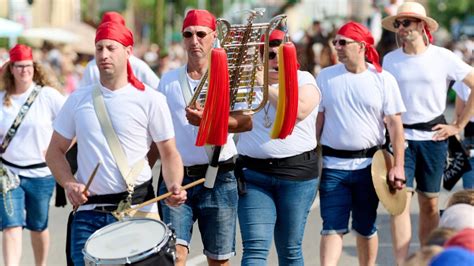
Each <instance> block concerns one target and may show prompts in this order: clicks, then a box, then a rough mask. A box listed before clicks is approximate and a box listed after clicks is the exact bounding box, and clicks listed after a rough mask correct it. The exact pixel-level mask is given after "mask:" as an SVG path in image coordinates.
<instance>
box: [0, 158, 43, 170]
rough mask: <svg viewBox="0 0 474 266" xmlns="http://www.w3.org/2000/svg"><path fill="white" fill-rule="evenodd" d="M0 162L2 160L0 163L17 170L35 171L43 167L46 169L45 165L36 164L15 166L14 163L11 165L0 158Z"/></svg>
mask: <svg viewBox="0 0 474 266" xmlns="http://www.w3.org/2000/svg"><path fill="white" fill-rule="evenodd" d="M0 160H2V163H3V164H4V165H7V166H11V167H15V168H18V169H36V168H43V167H46V166H47V165H46V163H36V164H30V165H23V166H22V165H17V164H14V163H11V162H9V161H7V160H5V159H3V158H0Z"/></svg>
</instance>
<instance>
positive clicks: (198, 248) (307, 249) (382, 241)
mask: <svg viewBox="0 0 474 266" xmlns="http://www.w3.org/2000/svg"><path fill="white" fill-rule="evenodd" d="M452 109H453V108H452V107H450V108H449V113H448V115H447V120H448V121H452V120H451V117H452ZM461 183H462V182H458V184H457V185H456V187H455V188H454V189H453V191H452V192H454V191H457V190H460V189H462V187H461ZM452 192H448V191H446V190H442V191H441V195H440V201H439V206H440V208H444V207H445V206H446V203H447V199H448V197H449V195H450V194H452ZM318 203H319V202H318V199H316V202H315V204H314V205H313V207H314V209H313V210H312V211H311V213H310V216H309V217H308V223H307V226H306V231H305V236H304V241H303V249H304V250H303V252H304V258H305V264H306V265H309V266H315V265H319V241H320V235H319V232H320V230H321V226H322V221H321V217H320V214H319V204H318ZM417 203H418V200H417V199H416V196H415V197H414V198H413V199H412V205H411V213H412V216H411V217H412V223H413V233H412V235H413V236H414V239H413V242H412V245H411V250H412V251H414V250H417V249H418V248H419V244H418V241H417V232H418V204H417ZM70 210H71V206H70V205H68V206H66V207H65V208H55V207H52V208H51V212H50V223H49V224H50V227H49V228H50V231H51V250H50V254H49V258H48V265H65V264H66V263H65V261H66V260H65V253H64V243H65V232H66V219H67V216H68V214H69V211H70ZM378 213H379V215H378V221H377V224H378V228H379V253H378V258H377V264H378V265H394V260H393V256H392V253H391V236H390V217H389V215H388V214H387V212H386V211H385V209H384V208H383V206H382V204H380V205H379V209H378ZM194 232H195V233H194V238H193V241H192V243H191V251H190V254H189V260H188V264H187V265H189V266H195V265H199V266H203V265H207V263H206V258H205V257H204V256H203V255H202V249H203V248H202V245H201V244H200V236H199V230H198V229H197V227H195V230H194ZM29 242H30V240H29V233H28V231H24V237H23V257H22V261H21V264H22V265H34V258H33V253H32V250H31V245H30V243H29ZM355 243H356V241H355V237H354V235H353V233H349V234H347V235H346V236H345V237H344V248H343V252H342V257H341V260H340V262H339V265H357V264H358V261H357V249H356V244H355ZM236 250H237V255H236V256H235V257H234V258H232V259H231V264H232V265H240V259H241V257H242V242H241V239H240V233H239V231H238V234H237V242H236ZM0 253H1V251H0ZM2 255H3V254H2ZM0 265H3V261H2V262H0ZM268 265H278V260H277V257H276V252H275V249H274V248H273V249H272V251H271V253H270V256H269V263H268Z"/></svg>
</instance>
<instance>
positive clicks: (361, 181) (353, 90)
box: [317, 22, 405, 265]
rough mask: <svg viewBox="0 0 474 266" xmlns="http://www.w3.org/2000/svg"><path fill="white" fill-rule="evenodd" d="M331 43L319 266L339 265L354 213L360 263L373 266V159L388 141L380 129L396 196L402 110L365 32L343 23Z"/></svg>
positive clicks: (323, 122)
mask: <svg viewBox="0 0 474 266" xmlns="http://www.w3.org/2000/svg"><path fill="white" fill-rule="evenodd" d="M333 43H334V46H335V47H336V51H337V56H338V58H339V61H340V62H341V63H342V64H337V65H335V66H332V67H328V68H325V69H323V70H322V71H321V73H320V74H319V75H318V77H317V84H318V86H319V87H320V88H321V92H322V95H323V100H322V102H321V105H320V107H319V112H320V113H319V115H318V120H317V132H318V136H320V141H321V145H322V148H323V171H322V174H321V184H320V187H319V192H320V194H319V197H320V202H321V207H320V209H321V217H322V219H323V229H322V231H321V235H322V238H321V245H320V261H321V265H337V263H338V260H339V257H340V256H341V251H342V240H343V235H344V234H346V233H348V232H349V228H348V223H349V217H350V215H351V213H352V229H354V231H355V232H357V255H358V258H359V264H360V265H375V260H376V258H377V251H378V236H377V228H376V225H375V221H376V218H377V206H378V202H379V200H378V197H377V194H376V192H375V189H374V186H373V184H372V177H371V163H372V156H373V155H374V153H375V152H376V151H377V150H378V149H380V148H381V147H382V145H383V144H384V142H385V126H384V122H385V123H386V127H387V130H388V133H389V135H390V139H391V143H392V145H393V152H394V157H395V160H394V165H393V167H392V168H391V169H388V170H389V176H388V179H389V183H390V184H391V185H392V186H393V187H394V188H396V189H401V188H403V182H404V180H405V175H404V169H403V163H404V161H403V160H404V159H403V145H404V138H403V127H402V122H401V118H400V113H402V112H404V111H405V106H404V105H403V101H402V99H401V96H400V92H399V89H398V86H397V82H396V81H395V79H394V77H393V76H392V75H390V73H388V72H386V71H383V70H382V68H381V66H380V64H379V56H378V54H377V51H376V50H375V48H374V47H373V45H374V39H373V37H372V35H371V34H370V32H369V30H368V29H367V28H365V27H364V26H362V25H361V24H358V23H355V22H348V23H346V24H344V25H343V26H342V27H341V28H340V29H339V31H338V32H337V35H336V37H335V39H334V41H333ZM366 58H367V59H368V61H370V62H371V63H372V64H369V63H367V62H366Z"/></svg>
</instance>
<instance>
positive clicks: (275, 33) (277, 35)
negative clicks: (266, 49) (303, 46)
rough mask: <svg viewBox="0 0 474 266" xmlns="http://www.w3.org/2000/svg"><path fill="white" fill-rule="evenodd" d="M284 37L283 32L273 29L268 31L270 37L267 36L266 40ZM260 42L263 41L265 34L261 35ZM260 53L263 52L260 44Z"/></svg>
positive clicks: (280, 39) (281, 39)
mask: <svg viewBox="0 0 474 266" xmlns="http://www.w3.org/2000/svg"><path fill="white" fill-rule="evenodd" d="M284 38H285V32H284V31H281V30H276V29H275V30H273V31H272V33H270V37H268V41H269V42H271V41H274V40H279V41H283V39H284ZM260 41H261V42H264V41H265V34H263V35H262V38H260ZM260 53H263V45H260Z"/></svg>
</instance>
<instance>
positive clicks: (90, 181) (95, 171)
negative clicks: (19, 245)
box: [72, 162, 100, 214]
mask: <svg viewBox="0 0 474 266" xmlns="http://www.w3.org/2000/svg"><path fill="white" fill-rule="evenodd" d="M99 166H100V162H98V163H97V165H96V166H95V168H94V170H93V171H92V174H91V176H89V179H88V180H87V184H86V187H85V188H84V191H82V194H84V195H86V192H87V190H89V187H90V186H91V183H92V180H93V179H94V177H95V174H96V173H97V169H99ZM79 206H80V205H78V206H74V208H73V209H72V213H73V214H74V213H76V211H77V209H78V208H79Z"/></svg>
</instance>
